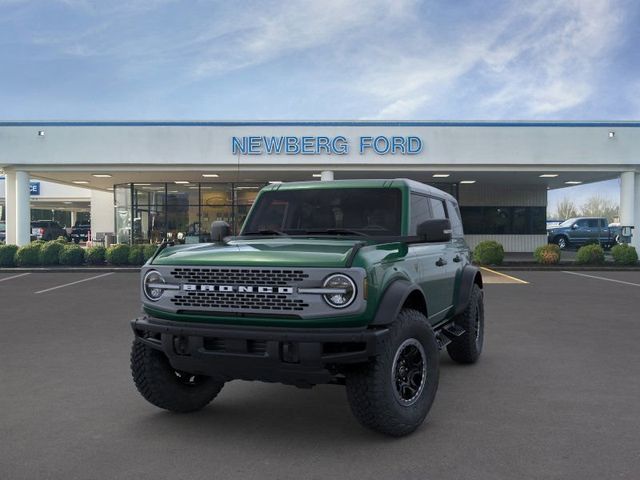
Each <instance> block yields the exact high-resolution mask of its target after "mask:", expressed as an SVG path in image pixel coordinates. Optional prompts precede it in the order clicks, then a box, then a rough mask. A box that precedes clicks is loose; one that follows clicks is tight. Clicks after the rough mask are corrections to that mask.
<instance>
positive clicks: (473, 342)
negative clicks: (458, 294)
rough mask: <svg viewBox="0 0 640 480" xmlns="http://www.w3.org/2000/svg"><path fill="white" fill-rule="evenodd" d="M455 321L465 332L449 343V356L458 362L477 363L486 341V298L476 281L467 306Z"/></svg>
mask: <svg viewBox="0 0 640 480" xmlns="http://www.w3.org/2000/svg"><path fill="white" fill-rule="evenodd" d="M454 322H455V324H456V325H457V326H459V327H461V328H463V329H464V331H465V332H464V333H463V334H462V335H460V336H459V337H456V338H454V339H453V340H452V341H451V343H450V344H449V345H447V352H448V353H449V356H450V357H451V359H452V360H454V361H456V362H458V363H476V362H477V361H478V358H479V357H480V354H481V353H482V345H483V343H484V299H483V293H482V289H481V288H480V287H479V286H478V285H477V284H476V283H474V284H473V288H472V289H471V295H470V297H469V304H468V305H467V308H465V310H464V312H462V313H461V314H460V315H459V316H458V317H456V319H455V320H454Z"/></svg>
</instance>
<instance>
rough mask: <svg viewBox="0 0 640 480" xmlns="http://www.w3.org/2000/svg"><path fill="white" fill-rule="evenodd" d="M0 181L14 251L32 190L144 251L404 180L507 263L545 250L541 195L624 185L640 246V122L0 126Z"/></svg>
mask: <svg viewBox="0 0 640 480" xmlns="http://www.w3.org/2000/svg"><path fill="white" fill-rule="evenodd" d="M0 169H1V170H2V172H4V176H5V180H4V183H5V184H6V185H5V188H4V190H5V195H4V197H5V198H4V208H3V213H2V217H4V218H2V219H3V220H4V221H5V222H6V228H7V242H8V243H16V244H18V245H22V244H25V243H28V242H29V236H30V220H31V218H32V215H31V209H32V208H34V206H33V204H34V202H33V198H32V197H33V195H32V193H33V186H32V185H33V182H44V181H46V182H52V183H55V184H61V185H67V186H71V187H82V188H86V189H88V191H89V192H90V193H89V198H88V200H89V201H88V203H89V205H88V208H89V209H90V211H91V222H92V233H93V235H94V237H95V236H96V235H99V234H100V235H101V234H112V235H113V238H114V239H115V240H116V241H118V242H134V243H148V242H158V241H161V240H162V239H165V238H176V237H177V236H180V237H184V238H185V240H186V241H187V242H199V241H205V240H206V238H207V234H208V229H209V225H210V224H211V222H213V221H215V220H225V221H227V222H228V223H229V224H230V225H232V228H233V229H234V231H236V232H237V231H238V229H239V228H240V226H241V224H242V221H243V220H244V218H245V217H246V214H247V212H248V210H249V208H250V206H251V204H252V202H253V201H254V199H255V197H256V194H257V192H258V191H259V189H260V188H261V187H262V186H264V185H266V184H268V183H270V182H291V181H313V180H316V181H323V180H332V179H336V180H338V179H353V178H399V177H402V178H410V179H413V180H417V181H420V182H423V183H428V184H431V185H434V186H436V187H438V188H441V189H442V190H444V191H446V192H448V193H451V194H452V195H454V196H455V197H456V198H457V199H458V201H459V204H460V209H461V213H462V217H463V223H464V228H465V235H466V238H467V240H468V242H469V243H470V244H471V245H472V246H473V245H475V244H477V243H478V242H479V241H481V240H487V239H491V240H497V241H499V242H500V243H502V244H503V245H504V246H505V250H507V251H512V252H527V251H532V250H533V249H534V248H535V247H536V246H538V245H542V244H544V243H546V233H545V227H546V224H545V219H546V207H547V191H548V190H549V189H556V188H563V187H567V186H570V185H577V184H586V183H591V182H599V181H603V180H610V179H616V178H619V179H620V185H621V188H620V222H621V224H623V225H632V226H635V227H636V232H637V233H636V235H635V236H634V237H633V239H632V243H633V244H634V245H635V246H636V247H640V230H638V226H640V122H419V121H416V122H413V121H397V122H380V121H322V122H320V121H310V122H293V121H291V122H288V121H285V122H282V121H273V122H262V121H260V122H258V121H254V122H240V121H238V122H0ZM2 172H0V173H2ZM67 201H72V200H67Z"/></svg>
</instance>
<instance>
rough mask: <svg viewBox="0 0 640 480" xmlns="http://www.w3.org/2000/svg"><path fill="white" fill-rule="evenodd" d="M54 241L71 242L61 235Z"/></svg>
mask: <svg viewBox="0 0 640 480" xmlns="http://www.w3.org/2000/svg"><path fill="white" fill-rule="evenodd" d="M54 242H58V243H62V244H63V245H66V244H67V243H69V240H67V239H66V238H65V237H63V236H62V235H60V236H59V237H58V238H56V239H55V240H54Z"/></svg>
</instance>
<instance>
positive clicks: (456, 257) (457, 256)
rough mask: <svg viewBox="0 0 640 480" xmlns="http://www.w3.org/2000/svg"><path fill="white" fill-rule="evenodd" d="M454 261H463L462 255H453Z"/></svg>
mask: <svg viewBox="0 0 640 480" xmlns="http://www.w3.org/2000/svg"><path fill="white" fill-rule="evenodd" d="M453 261H454V262H456V263H458V262H461V261H462V258H461V257H460V255H456V256H455V257H453Z"/></svg>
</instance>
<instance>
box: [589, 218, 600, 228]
mask: <svg viewBox="0 0 640 480" xmlns="http://www.w3.org/2000/svg"><path fill="white" fill-rule="evenodd" d="M598 223H599V222H598V220H597V219H595V218H594V219H592V220H588V221H587V225H588V226H589V228H598V227H599V225H598Z"/></svg>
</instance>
